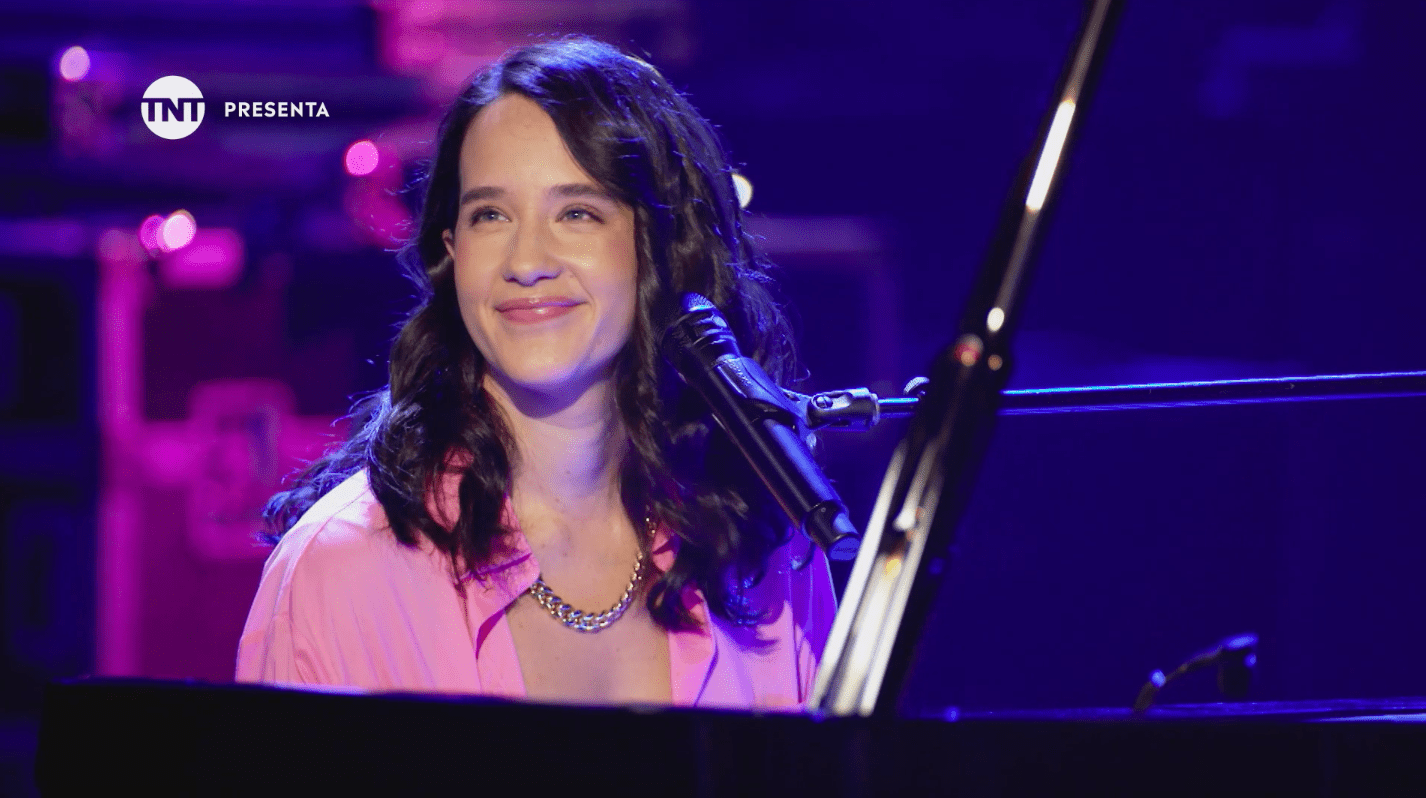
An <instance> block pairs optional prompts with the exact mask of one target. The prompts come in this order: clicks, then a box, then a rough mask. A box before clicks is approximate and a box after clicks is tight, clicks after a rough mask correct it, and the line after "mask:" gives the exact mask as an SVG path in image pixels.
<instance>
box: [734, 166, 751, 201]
mask: <svg viewBox="0 0 1426 798" xmlns="http://www.w3.org/2000/svg"><path fill="white" fill-rule="evenodd" d="M733 190H734V191H737V192H738V207H740V208H746V207H748V203H749V202H752V201H753V181H751V180H749V179H747V178H746V177H743V176H742V175H741V174H738V173H737V172H734V173H733Z"/></svg>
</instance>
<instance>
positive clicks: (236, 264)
mask: <svg viewBox="0 0 1426 798" xmlns="http://www.w3.org/2000/svg"><path fill="white" fill-rule="evenodd" d="M243 250H244V247H243V237H242V236H241V235H240V234H239V233H238V231H236V230H230V229H227V228H222V227H218V228H209V227H205V228H203V229H202V230H199V231H198V232H197V233H196V234H195V235H194V236H193V241H192V243H190V244H189V245H188V246H186V247H184V248H183V249H181V250H179V251H177V252H170V253H169V254H167V255H165V256H163V257H162V258H161V259H160V260H159V262H158V272H159V277H160V278H161V279H162V280H163V284H164V285H166V286H169V287H171V288H200V289H208V290H216V289H220V288H228V287H230V286H232V285H234V284H236V283H237V282H238V279H239V278H241V277H242V275H243Z"/></svg>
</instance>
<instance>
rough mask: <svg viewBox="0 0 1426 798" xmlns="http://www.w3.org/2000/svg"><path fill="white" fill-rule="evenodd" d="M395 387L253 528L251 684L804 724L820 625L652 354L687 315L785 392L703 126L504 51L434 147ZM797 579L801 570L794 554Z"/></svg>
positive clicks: (557, 66) (756, 286)
mask: <svg viewBox="0 0 1426 798" xmlns="http://www.w3.org/2000/svg"><path fill="white" fill-rule="evenodd" d="M402 260H403V263H404V264H405V266H406V267H407V270H408V272H409V274H410V275H411V277H412V279H413V280H414V281H415V283H416V285H417V286H418V288H419V289H420V291H421V301H420V303H419V305H418V306H417V307H416V309H415V310H414V311H413V312H412V314H411V315H410V317H409V318H408V320H407V322H406V324H405V325H404V327H403V328H402V330H401V332H400V334H399V335H398V336H397V339H396V341H395V343H394V345H393V347H392V352H391V383H390V385H389V387H388V388H387V389H386V390H384V391H382V392H380V393H379V394H377V395H376V396H374V397H372V398H371V399H369V400H367V401H366V402H364V403H363V404H362V405H361V406H359V407H358V409H357V412H356V413H355V414H354V415H355V417H356V419H357V423H355V424H354V425H353V429H354V430H355V432H354V434H353V436H352V438H351V439H350V440H349V441H347V443H346V444H345V445H343V446H342V447H340V448H338V449H337V450H335V451H333V452H331V453H329V454H328V455H327V456H326V457H324V458H323V459H322V460H320V461H318V462H316V463H314V464H313V465H312V466H311V467H310V468H309V469H308V470H307V471H306V472H305V473H304V474H303V475H302V476H301V477H300V478H299V479H298V480H297V482H296V484H295V485H294V486H293V487H292V488H291V489H290V490H288V491H286V492H284V493H282V494H279V495H278V496H276V497H274V499H273V500H272V502H271V503H270V505H269V508H268V516H267V517H268V520H269V523H270V527H271V530H270V531H271V534H272V537H273V539H274V540H275V541H278V543H277V548H276V549H275V550H274V552H273V553H272V555H271V557H270V558H269V560H268V564H267V566H266V568H265V570H264V573H263V580H262V583H261V585H260V586H259V589H258V594H257V597H256V598H255V600H254V602H253V607H252V611H251V613H250V615H249V618H248V623H247V626H246V628H245V630H244V633H243V637H242V640H241V642H240V644H239V652H238V669H237V676H238V679H239V680H242V681H260V682H269V683H277V684H288V685H340V686H348V687H357V688H363V689H371V690H419V691H438V692H459V693H479V694H484V695H496V696H506V697H529V698H534V699H542V700H549V701H562V702H581V703H603V704H610V703H613V704H619V703H630V702H636V703H648V702H652V703H673V704H679V705H701V706H721V707H734V708H753V707H761V708H779V707H780V708H796V707H798V706H801V705H802V704H803V702H805V701H806V700H807V697H808V693H809V692H810V690H811V685H812V679H813V676H814V673H815V669H816V663H817V660H818V658H819V657H820V655H821V650H822V646H823V644H824V642H825V640H826V637H827V633H828V631H829V628H830V625H831V620H832V615H833V612H834V598H833V595H832V586H831V579H830V576H829V574H828V571H827V565H826V561H825V560H824V559H823V558H822V556H821V554H820V553H819V552H814V555H813V557H812V558H811V561H810V564H809V565H808V566H807V567H806V568H802V569H796V570H794V569H793V568H792V567H791V563H792V562H794V561H800V560H802V559H803V557H804V555H805V548H806V545H807V544H806V543H805V541H800V540H799V541H792V540H790V539H789V538H790V536H789V534H788V526H787V522H786V520H785V518H784V517H783V516H782V515H781V511H780V510H779V509H778V507H777V506H776V504H775V503H774V502H773V500H772V498H771V497H770V496H769V495H768V493H767V491H766V490H765V489H764V488H763V487H762V485H761V484H759V483H758V482H757V480H756V478H755V477H754V476H753V475H752V473H751V471H750V470H749V469H748V468H747V467H746V466H745V465H744V464H743V463H742V462H741V461H740V456H739V455H738V453H737V451H736V449H735V448H734V447H733V445H732V443H731V441H729V440H728V438H727V437H726V436H725V435H724V433H723V432H722V431H721V430H720V429H718V428H717V427H716V425H715V424H714V423H713V421H712V419H711V416H710V414H709V410H708V407H707V406H706V405H705V404H704V403H703V401H702V399H701V398H699V397H698V396H697V395H696V394H694V393H692V392H689V391H687V390H685V389H684V388H683V386H682V383H681V381H680V380H679V379H678V378H677V376H676V375H675V374H674V373H673V372H672V371H671V370H670V369H669V367H668V366H666V365H665V364H664V363H663V362H662V360H661V359H660V357H659V354H658V346H657V343H658V340H659V337H660V336H661V334H662V332H663V331H664V330H665V329H666V328H667V326H668V324H669V323H670V322H671V321H672V320H673V319H674V317H675V315H676V313H677V312H678V308H679V300H680V298H681V297H682V296H683V295H684V294H685V293H688V292H696V293H699V294H702V295H704V296H706V297H709V298H710V299H711V300H712V301H713V302H714V304H716V305H717V306H718V307H719V309H720V310H721V311H722V313H723V315H724V316H725V318H727V320H728V322H729V324H730V326H731V327H732V328H733V331H734V333H735V335H736V336H737V337H738V339H739V342H740V344H741V346H742V348H743V351H745V352H748V353H749V354H750V356H751V357H753V358H754V359H755V360H757V361H758V362H759V363H760V364H762V365H763V367H764V368H765V369H766V371H767V372H768V373H769V374H770V375H771V376H772V377H773V378H774V379H777V380H780V381H781V380H785V379H786V378H787V377H788V376H789V375H790V374H791V373H792V370H793V356H792V347H791V343H790V339H789V337H788V331H787V325H786V322H785V321H784V319H783V316H782V313H781V312H780V310H779V309H778V307H777V306H776V304H775V303H774V302H773V301H772V300H771V298H770V295H769V290H768V289H769V286H770V284H771V281H770V278H769V277H768V267H767V264H766V263H765V262H764V261H763V260H762V259H761V258H760V256H759V255H758V254H757V252H756V250H755V248H754V247H753V244H752V240H751V238H750V237H749V236H748V234H747V233H746V232H745V231H744V229H743V225H742V210H741V208H740V207H739V205H738V202H737V196H736V191H735V189H734V185H733V179H732V171H731V169H730V167H729V165H728V162H727V157H726V155H725V154H724V151H723V149H722V147H721V145H720V144H719V142H718V139H717V136H716V135H715V134H714V132H713V129H712V128H711V126H710V125H709V124H708V123H707V122H706V121H705V120H703V118H702V117H701V116H699V114H698V113H697V112H696V111H695V110H694V109H693V108H692V107H691V106H690V105H689V104H688V102H687V101H686V100H685V99H684V98H683V97H682V96H680V95H679V94H678V93H677V92H676V91H674V90H673V88H672V87H671V86H669V84H668V82H667V81H666V80H664V78H663V76H662V75H660V74H659V73H658V71H657V70H655V69H654V68H653V67H651V66H650V65H648V64H647V63H644V62H643V61H640V60H638V59H636V58H632V57H629V56H627V55H624V54H622V53H620V52H619V51H618V50H616V49H614V48H612V47H609V46H608V45H604V44H601V43H598V42H594V41H591V40H588V39H583V38H574V39H565V40H561V41H556V42H550V43H544V44H538V45H533V46H530V47H525V48H522V49H518V50H515V51H513V52H511V53H509V54H508V55H506V56H505V57H504V58H503V59H501V60H500V61H499V62H498V63H496V64H494V65H493V66H491V67H489V68H488V69H486V70H484V71H482V72H481V73H479V74H478V75H476V76H475V78H474V79H473V80H472V81H471V83H470V85H469V86H468V88H467V89H466V90H465V91H464V92H463V93H462V94H461V96H460V98H459V99H458V100H457V101H456V103H455V104H454V106H453V107H452V108H451V110H450V111H449V112H448V113H447V115H446V117H445V119H444V120H443V122H442V125H441V129H440V133H439V140H438V143H437V151H436V156H435V160H434V163H433V164H432V165H431V167H430V169H429V171H428V173H427V177H426V181H425V202H424V205H423V208H422V213H421V218H420V223H419V230H418V232H417V234H416V236H415V237H414V238H413V239H412V240H411V241H410V242H409V244H408V245H407V247H406V248H405V249H404V250H403V253H402ZM794 548H795V549H796V551H792V550H793V549H794Z"/></svg>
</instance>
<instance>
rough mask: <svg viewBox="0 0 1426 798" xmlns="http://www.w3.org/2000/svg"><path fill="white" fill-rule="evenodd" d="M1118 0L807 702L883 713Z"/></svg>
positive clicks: (1021, 187) (1094, 17)
mask: <svg viewBox="0 0 1426 798" xmlns="http://www.w3.org/2000/svg"><path fill="white" fill-rule="evenodd" d="M1120 7H1121V3H1120V1H1119V0H1094V2H1092V3H1091V4H1090V5H1089V6H1088V8H1087V12H1086V14H1085V20H1084V24H1083V27H1082V28H1081V30H1080V33H1079V36H1078V37H1077V40H1076V43H1075V46H1074V48H1073V49H1072V51H1071V55H1070V60H1069V63H1068V64H1067V65H1066V67H1065V69H1064V72H1063V73H1062V75H1061V77H1060V83H1059V86H1058V89H1057V90H1056V92H1055V107H1054V108H1053V109H1051V111H1050V113H1049V114H1048V116H1047V117H1046V119H1045V122H1044V124H1043V125H1042V127H1041V130H1040V135H1039V137H1038V140H1037V146H1036V147H1035V149H1034V150H1032V153H1031V157H1030V158H1029V159H1028V160H1027V161H1026V163H1025V164H1024V167H1023V168H1022V170H1021V174H1020V177H1019V179H1018V180H1017V181H1016V184H1015V186H1014V188H1013V189H1012V191H1011V193H1010V197H1009V206H1008V207H1007V208H1006V209H1005V211H1004V212H1003V213H1002V216H1001V224H1000V228H999V231H998V234H997V235H996V237H995V238H994V239H993V241H992V245H991V249H990V252H989V254H988V256H987V258H986V261H985V264H984V265H983V266H982V268H981V272H980V276H979V279H978V280H977V283H976V286H975V289H974V291H973V292H972V294H971V298H970V301H969V303H968V304H967V309H966V313H965V315H964V316H963V317H962V320H961V325H960V332H959V334H958V336H957V337H956V338H955V340H954V341H953V342H952V343H951V344H950V345H949V346H947V347H946V349H945V350H943V351H942V352H941V353H940V355H938V356H937V357H936V359H935V362H934V363H933V365H932V369H931V372H930V383H929V385H928V386H927V389H926V393H925V396H924V398H923V399H922V400H921V402H920V403H919V406H918V407H917V409H916V414H915V415H914V416H913V418H912V421H911V428H910V430H909V431H908V433H907V436H906V439H905V440H904V441H902V443H901V445H900V446H899V447H898V448H897V450H896V453H895V454H894V455H893V456H892V460H891V464H890V466H889V467H888V469H887V472H886V477H885V478H884V480H883V482H882V487H881V493H880V494H879V495H878V497H877V501H876V506H875V507H874V508H873V510H872V516H871V522H870V523H869V524H868V527H867V530H866V534H865V537H864V539H863V541H862V546H861V551H860V552H859V553H858V555H857V560H856V564H855V565H854V566H853V567H852V574H851V579H850V581H849V582H848V584H847V591H846V595H845V596H844V597H843V600H842V607H841V610H840V611H839V612H838V614H837V619H836V622H835V623H834V624H833V627H832V635H831V638H830V639H829V640H828V643H827V647H826V650H825V651H824V654H823V661H822V665H821V667H820V668H819V671H818V676H817V684H816V686H815V688H814V690H813V697H812V702H811V705H812V706H813V707H815V708H816V709H818V710H820V711H822V712H825V713H829V714H837V715H853V714H854V715H870V714H872V713H876V714H878V715H883V716H887V715H891V714H893V713H894V712H895V710H896V703H897V701H898V699H899V697H900V694H901V692H902V691H901V688H902V685H903V683H904V681H905V677H906V673H907V671H908V670H909V668H910V665H911V661H912V659H913V658H914V652H915V647H916V642H917V641H918V640H919V638H920V636H921V633H922V630H923V628H924V627H925V621H926V617H927V615H928V614H929V612H930V608H931V604H932V601H933V599H934V597H935V595H936V589H937V587H938V585H939V582H940V575H941V573H942V568H943V561H944V558H945V555H946V552H947V550H948V549H949V546H950V543H951V539H952V537H953V535H954V532H955V528H956V526H957V524H958V523H959V521H960V517H961V514H962V512H963V509H964V507H965V504H966V496H967V493H968V492H969V490H970V487H971V484H972V483H973V482H974V478H975V475H976V473H977V471H978V470H979V465H980V461H981V459H982V458H981V455H982V452H983V451H984V444H985V442H986V440H987V438H988V436H989V432H990V427H991V424H992V423H993V421H994V418H995V414H996V412H997V410H998V407H999V400H1000V395H1001V391H1002V390H1003V388H1004V387H1005V382H1006V379H1007V377H1008V374H1009V367H1010V363H1011V361H1010V351H1009V339H1010V334H1011V332H1012V331H1013V330H1014V328H1015V322H1016V319H1017V318H1018V315H1019V309H1020V306H1021V298H1022V295H1023V293H1024V289H1025V287H1026V286H1027V284H1028V281H1029V275H1030V270H1031V266H1032V263H1033V261H1034V255H1035V252H1036V250H1037V248H1038V244H1039V241H1040V238H1041V231H1042V230H1043V226H1044V220H1045V217H1046V215H1047V213H1048V211H1049V207H1050V205H1051V203H1052V202H1053V198H1054V195H1055V190H1056V188H1057V186H1058V184H1059V182H1060V181H1059V177H1060V176H1061V174H1062V173H1063V171H1064V170H1063V166H1064V156H1065V153H1066V152H1067V150H1068V147H1069V146H1070V145H1071V144H1072V142H1073V140H1074V137H1075V133H1076V131H1077V130H1078V129H1079V123H1080V120H1081V119H1082V118H1083V116H1084V105H1085V103H1086V102H1087V101H1088V99H1089V97H1090V95H1091V93H1092V88H1093V85H1094V82H1095V76H1096V75H1097V73H1098V71H1099V69H1100V67H1101V65H1102V63H1103V60H1104V54H1105V52H1106V51H1107V49H1108V44H1109V40H1110V37H1111V31H1112V29H1113V27H1114V21H1115V19H1116V18H1117V17H1118V14H1119V11H1120Z"/></svg>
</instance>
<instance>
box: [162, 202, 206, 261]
mask: <svg viewBox="0 0 1426 798" xmlns="http://www.w3.org/2000/svg"><path fill="white" fill-rule="evenodd" d="M197 233H198V223H197V222H195V221H193V214H191V213H189V212H188V211H174V212H173V213H171V214H169V216H168V218H167V219H164V220H163V224H162V225H160V226H159V231H158V240H159V248H160V249H162V250H163V251H164V252H172V251H174V250H175V249H183V248H184V247H186V246H188V244H189V243H190V242H191V241H193V236H195V235H197Z"/></svg>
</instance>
